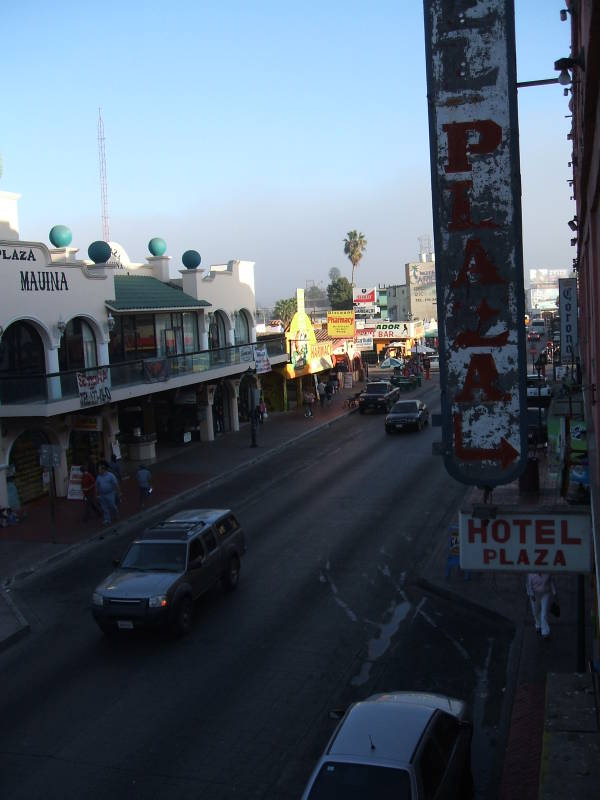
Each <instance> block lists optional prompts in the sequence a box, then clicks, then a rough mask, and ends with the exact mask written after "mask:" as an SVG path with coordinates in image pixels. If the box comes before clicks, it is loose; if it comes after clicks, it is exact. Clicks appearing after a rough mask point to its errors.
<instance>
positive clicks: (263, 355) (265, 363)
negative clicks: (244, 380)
mask: <svg viewBox="0 0 600 800" xmlns="http://www.w3.org/2000/svg"><path fill="white" fill-rule="evenodd" d="M254 362H255V364H256V373H257V375H262V374H263V373H265V372H271V362H270V361H269V356H268V354H267V346H266V345H264V344H263V345H261V346H260V347H259V346H256V347H255V348H254Z"/></svg>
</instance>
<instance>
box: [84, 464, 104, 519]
mask: <svg viewBox="0 0 600 800" xmlns="http://www.w3.org/2000/svg"><path fill="white" fill-rule="evenodd" d="M81 491H82V492H83V503H84V506H85V509H84V512H83V521H84V522H87V521H88V519H89V518H90V516H91V515H92V513H94V514H95V515H96V516H97V517H101V516H102V509H101V508H100V505H99V503H98V500H97V499H96V478H95V477H94V474H93V472H92V469H91V468H90V466H87V467H85V468H84V470H83V475H82V476H81Z"/></svg>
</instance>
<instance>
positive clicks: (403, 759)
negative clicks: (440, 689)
mask: <svg viewBox="0 0 600 800" xmlns="http://www.w3.org/2000/svg"><path fill="white" fill-rule="evenodd" d="M472 733H473V726H472V723H471V721H470V719H469V715H468V712H467V707H466V705H465V703H464V702H462V701H461V700H455V699H453V698H450V697H444V696H442V695H435V694H420V693H419V694H417V693H411V692H394V693H391V694H376V695H372V696H371V697H369V698H367V699H366V700H364V701H363V702H360V703H354V704H353V705H351V706H350V708H349V709H348V710H347V711H346V713H345V714H344V716H343V718H342V719H341V721H340V722H339V724H338V726H337V728H336V729H335V731H334V733H333V736H332V737H331V739H330V740H329V743H328V745H327V747H326V748H325V752H324V753H323V755H322V756H321V758H320V759H319V761H318V763H317V765H316V767H315V769H314V770H313V773H312V775H311V777H310V779H309V781H308V784H307V786H306V788H305V790H304V793H303V795H302V800H330V799H331V800H333V798H340V797H343V798H357V799H358V798H360V800H363V798H368V800H380V799H381V800H383V798H385V799H386V800H387V798H392V797H393V798H402V800H421V799H422V798H434V797H435V798H436V799H438V800H442V799H443V798H444V799H446V800H448V799H449V798H456V799H457V800H458V798H460V800H466V799H467V798H470V797H472V796H473V779H472V774H471V738H472Z"/></svg>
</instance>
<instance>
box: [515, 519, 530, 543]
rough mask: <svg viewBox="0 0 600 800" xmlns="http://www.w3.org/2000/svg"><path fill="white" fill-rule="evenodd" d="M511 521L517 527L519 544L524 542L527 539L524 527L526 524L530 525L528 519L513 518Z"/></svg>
mask: <svg viewBox="0 0 600 800" xmlns="http://www.w3.org/2000/svg"><path fill="white" fill-rule="evenodd" d="M513 523H514V524H515V525H516V526H517V528H518V529H519V544H525V543H526V541H527V532H526V530H525V529H526V528H527V526H528V525H531V520H530V519H515V520H513Z"/></svg>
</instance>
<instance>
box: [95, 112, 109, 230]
mask: <svg viewBox="0 0 600 800" xmlns="http://www.w3.org/2000/svg"><path fill="white" fill-rule="evenodd" d="M105 142H106V138H105V136H104V123H103V122H102V110H101V109H100V108H99V109H98V163H99V166H100V197H101V203H102V238H103V239H104V241H105V242H109V241H110V223H109V218H108V182H107V180H106V148H105Z"/></svg>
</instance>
